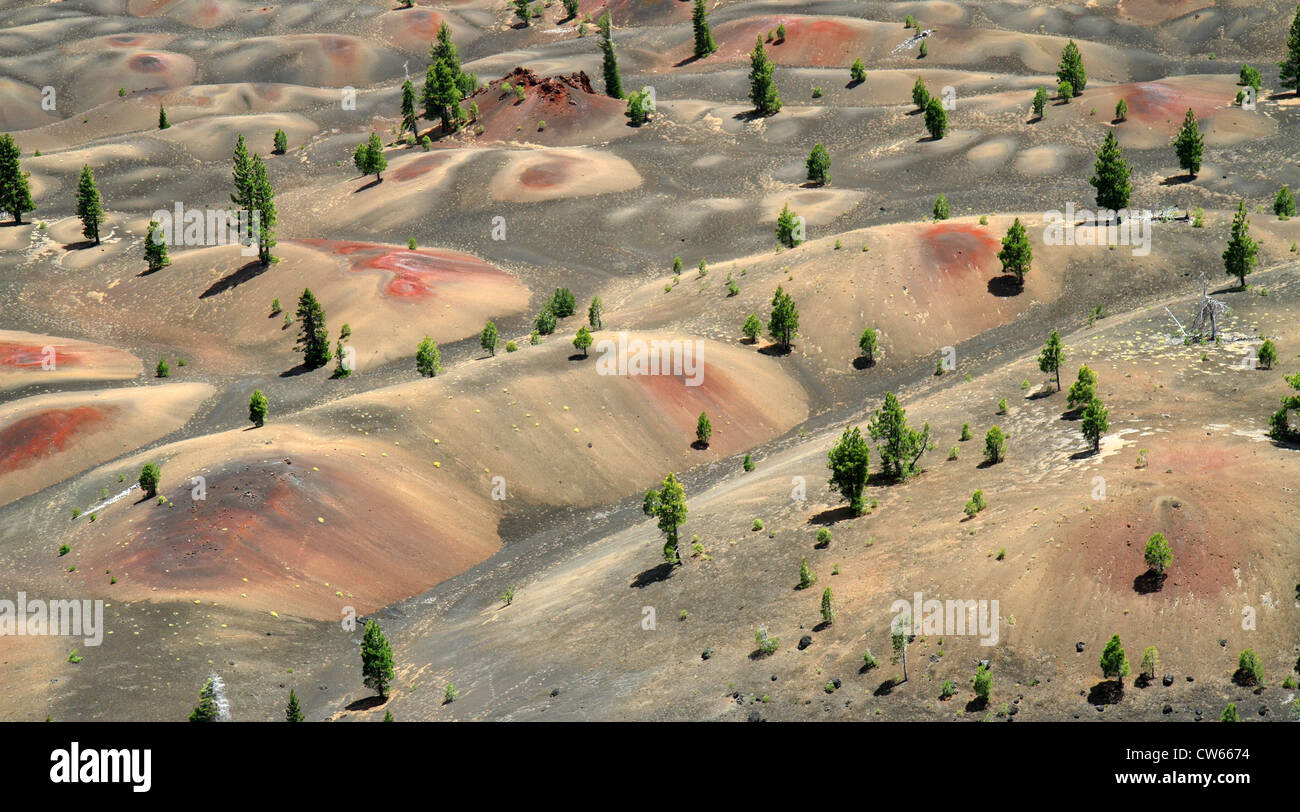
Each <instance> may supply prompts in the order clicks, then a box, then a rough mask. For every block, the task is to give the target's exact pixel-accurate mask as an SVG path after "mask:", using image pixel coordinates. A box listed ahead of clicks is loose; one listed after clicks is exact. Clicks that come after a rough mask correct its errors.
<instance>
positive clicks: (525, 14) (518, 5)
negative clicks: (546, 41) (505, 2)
mask: <svg viewBox="0 0 1300 812" xmlns="http://www.w3.org/2000/svg"><path fill="white" fill-rule="evenodd" d="M528 3H529V0H510V6H511V7H512V8H513V9H514V11H515V16H516V17H518V18H519V21H520V22H522V23H523V24H524V27H525V28H527V27H528V26H529V25H531V24H532V19H533V12H532V9H530V8H529V5H528Z"/></svg>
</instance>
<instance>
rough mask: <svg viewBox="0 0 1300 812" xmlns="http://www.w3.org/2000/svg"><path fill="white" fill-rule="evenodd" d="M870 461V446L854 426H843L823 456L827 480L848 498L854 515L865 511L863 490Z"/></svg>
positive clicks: (841, 494)
mask: <svg viewBox="0 0 1300 812" xmlns="http://www.w3.org/2000/svg"><path fill="white" fill-rule="evenodd" d="M870 460H871V447H870V446H868V445H867V441H866V438H864V437H863V436H862V432H861V430H859V429H858V427H857V426H846V427H845V428H844V433H843V434H841V435H840V441H839V442H838V443H836V444H835V445H834V447H832V448H831V450H830V452H829V453H828V454H827V455H826V467H827V468H830V469H831V479H830V482H829V483H828V484H829V485H830V486H831V487H832V488H835V489H836V490H837V491H839V492H840V496H842V497H843V498H845V499H847V500H848V501H849V509H850V510H852V511H853V515H854V516H861V515H862V514H863V513H865V512H866V509H867V507H866V503H865V502H864V501H863V499H862V492H863V491H864V490H865V489H866V487H867V474H868V471H867V467H868V464H869V463H870Z"/></svg>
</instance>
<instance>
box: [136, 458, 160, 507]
mask: <svg viewBox="0 0 1300 812" xmlns="http://www.w3.org/2000/svg"><path fill="white" fill-rule="evenodd" d="M136 481H137V482H138V484H139V485H140V490H141V491H142V492H143V493H144V495H145V496H146V497H148V498H150V499H152V498H153V497H155V496H157V495H158V483H159V482H161V481H162V468H160V467H158V463H156V462H146V463H145V464H144V465H142V466H140V477H139V479H137V480H136Z"/></svg>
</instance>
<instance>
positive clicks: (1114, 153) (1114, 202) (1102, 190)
mask: <svg viewBox="0 0 1300 812" xmlns="http://www.w3.org/2000/svg"><path fill="white" fill-rule="evenodd" d="M1093 173H1094V174H1093V176H1092V178H1090V179H1089V180H1088V183H1090V184H1092V186H1093V187H1094V188H1095V189H1096V190H1097V206H1098V207H1100V208H1103V209H1110V210H1112V211H1119V210H1120V209H1123V208H1127V207H1128V198H1129V194H1130V193H1132V191H1133V187H1132V185H1130V184H1129V166H1128V161H1126V160H1124V153H1123V152H1121V151H1120V148H1119V142H1118V141H1116V140H1115V131H1114V130H1108V131H1107V132H1106V140H1105V141H1103V142H1102V144H1101V148H1100V149H1099V150H1097V163H1096V164H1095V165H1094V166H1093Z"/></svg>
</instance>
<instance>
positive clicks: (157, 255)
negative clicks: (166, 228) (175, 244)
mask: <svg viewBox="0 0 1300 812" xmlns="http://www.w3.org/2000/svg"><path fill="white" fill-rule="evenodd" d="M144 260H145V262H147V263H149V273H153V272H154V271H158V270H161V269H163V268H165V267H167V266H168V265H170V264H172V261H171V260H170V259H169V258H168V257H167V241H166V237H165V236H164V235H163V232H162V229H161V228H159V226H158V221H157V220H150V221H149V227H148V228H147V229H146V230H145V238H144Z"/></svg>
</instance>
